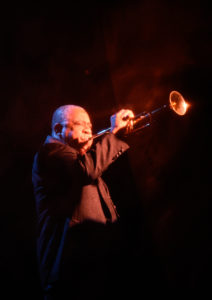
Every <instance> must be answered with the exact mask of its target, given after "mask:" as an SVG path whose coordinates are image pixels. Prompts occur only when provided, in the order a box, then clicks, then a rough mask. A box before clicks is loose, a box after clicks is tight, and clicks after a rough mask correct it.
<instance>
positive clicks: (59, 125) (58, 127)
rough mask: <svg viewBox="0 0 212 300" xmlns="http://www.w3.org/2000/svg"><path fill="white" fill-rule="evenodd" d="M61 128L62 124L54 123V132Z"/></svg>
mask: <svg viewBox="0 0 212 300" xmlns="http://www.w3.org/2000/svg"><path fill="white" fill-rule="evenodd" d="M62 130H63V126H62V125H61V124H59V123H57V124H55V125H54V132H55V133H56V134H60V133H61V132H62Z"/></svg>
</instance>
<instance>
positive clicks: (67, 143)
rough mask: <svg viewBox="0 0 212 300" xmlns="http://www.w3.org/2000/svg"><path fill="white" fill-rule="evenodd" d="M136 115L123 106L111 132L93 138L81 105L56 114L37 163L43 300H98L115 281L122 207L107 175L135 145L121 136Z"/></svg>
mask: <svg viewBox="0 0 212 300" xmlns="http://www.w3.org/2000/svg"><path fill="white" fill-rule="evenodd" d="M133 117H134V114H133V112H132V111H131V110H128V109H123V110H120V111H119V112H118V113H116V114H115V115H113V116H112V117H111V132H110V133H107V134H105V135H104V136H103V137H101V138H100V139H99V140H98V141H97V142H96V143H95V144H94V143H93V140H92V124H91V121H90V118H89V115H88V113H87V112H86V111H85V110H84V109H83V108H82V107H79V106H76V105H65V106H61V107H59V108H58V109H57V110H56V111H55V112H54V114H53V117H52V134H51V136H48V137H47V139H46V141H45V143H44V145H42V146H41V148H40V150H39V151H38V152H37V153H36V155H35V158H34V164H33V170H32V181H33V186H34V195H35V199H36V207H37V215H38V239H37V241H38V243H37V247H38V248H37V249H38V264H39V269H40V276H41V284H42V287H43V289H44V294H45V295H46V298H45V299H63V297H64V299H69V298H68V297H67V294H68V295H72V296H73V295H75V296H77V299H81V298H80V297H82V298H84V297H85V296H86V297H87V299H89V298H88V297H92V299H99V298H100V296H101V293H103V289H105V287H106V286H107V287H109V284H108V273H107V272H108V271H109V273H111V275H114V273H113V272H114V270H115V268H114V269H111V268H112V266H113V265H114V263H116V262H115V259H113V257H114V253H118V246H117V244H116V243H117V240H118V238H117V231H116V226H115V224H116V223H117V220H118V213H117V211H116V207H115V205H114V204H113V202H112V200H111V197H110V194H109V191H108V188H107V186H106V184H105V182H104V181H103V179H102V177H101V175H102V174H103V172H104V171H105V170H106V169H107V168H108V167H109V166H110V165H111V164H112V163H113V162H115V160H116V159H117V158H118V157H119V156H120V155H121V154H122V153H124V152H125V151H126V150H127V149H128V148H129V146H128V144H127V143H126V142H125V141H123V139H121V138H120V137H118V136H119V133H120V131H121V130H123V128H125V127H126V126H127V124H128V120H129V119H130V118H133ZM105 292H106V291H105ZM62 293H63V295H62ZM70 298H71V296H70Z"/></svg>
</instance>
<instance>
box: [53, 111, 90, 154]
mask: <svg viewBox="0 0 212 300" xmlns="http://www.w3.org/2000/svg"><path fill="white" fill-rule="evenodd" d="M52 136H53V137H54V138H56V139H58V140H60V141H61V142H63V143H65V144H68V145H69V146H72V147H73V148H75V149H77V150H79V151H80V152H81V153H83V151H84V152H86V151H87V150H88V149H89V148H90V147H91V145H92V139H91V137H92V125H91V121H90V117H89V115H88V113H87V112H86V110H85V109H84V108H82V107H81V106H77V105H63V106H60V107H58V108H57V109H56V110H55V112H54V113H53V116H52Z"/></svg>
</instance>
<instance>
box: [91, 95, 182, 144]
mask: <svg viewBox="0 0 212 300" xmlns="http://www.w3.org/2000/svg"><path fill="white" fill-rule="evenodd" d="M187 107H188V104H187V103H186V101H185V99H184V98H183V96H182V95H181V94H180V93H179V92H177V91H172V92H171V93H170V94H169V103H168V104H164V105H162V106H161V107H159V108H157V109H154V110H153V111H151V112H147V113H146V112H143V113H140V114H138V115H136V116H135V117H134V118H131V119H129V121H128V124H127V126H126V131H125V133H126V134H129V133H134V132H137V131H140V130H142V129H143V128H145V127H148V126H150V124H151V122H152V119H153V117H154V116H155V115H157V114H158V113H160V112H162V111H164V110H167V109H168V110H171V111H174V112H175V113H176V114H177V115H179V116H183V115H185V114H186V111H187ZM110 131H111V127H109V128H106V129H103V130H101V131H99V132H98V133H96V134H94V135H93V136H92V139H95V138H98V137H99V136H101V135H103V134H105V133H107V132H110Z"/></svg>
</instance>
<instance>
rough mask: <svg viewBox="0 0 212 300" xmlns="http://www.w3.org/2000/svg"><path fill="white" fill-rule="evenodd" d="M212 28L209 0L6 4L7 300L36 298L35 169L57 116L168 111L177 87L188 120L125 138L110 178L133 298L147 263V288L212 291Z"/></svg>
mask: <svg viewBox="0 0 212 300" xmlns="http://www.w3.org/2000/svg"><path fill="white" fill-rule="evenodd" d="M211 25H212V20H211V10H210V8H209V1H208V2H207V1H165V0H164V1H159V0H158V1H156V0H152V1H147V0H146V1H115V0H114V1H112V2H109V1H94V0H91V1H77V2H72V1H70V2H69V6H65V5H62V4H58V3H57V4H53V3H51V4H50V5H46V6H45V5H44V4H42V5H40V4H38V3H36V4H32V3H31V4H29V3H28V4H21V3H18V5H15V6H11V7H9V6H8V7H5V8H3V7H2V10H1V19H0V33H1V40H0V43H1V47H0V66H1V68H0V76H1V89H0V97H1V98H0V99H1V127H0V128H1V143H2V145H1V152H2V153H1V185H2V188H1V191H2V197H1V215H0V221H1V229H2V230H1V252H0V256H1V260H0V264H1V277H2V280H1V284H2V287H3V288H4V289H3V290H5V289H6V295H7V297H6V298H8V299H9V298H10V295H11V293H14V292H15V293H16V294H17V295H20V297H22V298H23V297H25V296H26V297H27V295H28V290H29V289H30V290H31V291H33V296H32V295H31V296H30V298H28V299H40V284H39V278H38V272H37V265H36V252H35V242H36V241H35V239H36V212H35V203H34V198H33V193H32V185H31V166H32V161H33V156H34V154H35V152H36V151H37V149H38V147H39V145H40V144H41V143H42V142H43V141H44V139H45V136H46V135H47V134H48V133H49V124H50V120H51V115H52V112H53V111H54V110H55V109H56V108H57V107H58V106H60V105H63V104H68V103H72V104H77V105H81V106H83V107H85V108H86V109H87V110H88V112H89V113H90V115H91V117H92V120H93V123H94V131H95V132H96V131H98V130H100V129H103V128H106V127H108V126H109V125H110V124H109V117H110V115H111V114H113V113H114V112H116V111H117V110H118V109H120V108H124V107H125V108H130V109H133V110H134V112H135V113H140V112H143V111H151V110H153V109H155V108H157V107H160V106H161V105H163V104H167V103H168V98H169V93H170V92H171V91H172V90H178V91H179V92H181V93H182V94H183V96H184V97H185V99H186V100H187V101H188V103H189V110H188V113H187V114H186V115H185V116H184V117H179V116H177V115H175V114H174V113H173V112H170V113H169V114H167V115H165V116H161V119H160V120H157V121H156V122H155V123H154V124H152V126H151V127H149V128H148V129H145V130H144V131H143V132H141V133H140V135H137V136H133V137H131V140H130V143H131V144H132V147H131V149H130V151H129V152H128V154H127V155H124V156H123V157H122V158H120V160H119V161H117V163H116V165H113V166H111V168H110V169H109V170H108V171H107V172H106V174H105V180H107V182H108V185H109V186H110V188H111V193H112V195H113V198H114V201H115V202H116V205H117V207H118V209H119V212H120V214H121V216H122V220H123V224H124V228H125V229H126V243H127V244H128V245H129V247H130V248H131V249H133V250H132V252H131V254H132V256H130V257H126V266H128V267H129V266H130V270H131V271H132V272H133V273H134V274H137V275H136V276H135V278H136V279H135V280H137V281H135V282H136V287H137V292H138V293H139V292H141V294H140V295H141V296H142V281H140V278H139V274H140V273H139V272H140V271H141V269H142V266H143V263H144V261H145V262H146V266H145V268H146V269H145V268H144V270H145V271H146V270H148V272H149V275H150V276H149V278H150V286H152V288H153V289H154V287H155V285H164V286H166V287H167V289H168V288H171V289H173V290H175V291H178V290H180V289H185V290H187V291H189V292H194V293H196V292H197V291H201V293H204V292H210V290H211V289H210V286H211V279H212V278H211V242H210V239H211V238H210V231H211V208H210V200H211V190H210V189H209V170H210V164H211V152H210V150H209V149H210V145H209V144H210V139H211V138H210V136H211V130H210V129H211V124H210V114H211V93H210V89H211V86H210V83H211V66H212V61H211V53H212V39H211V33H212V32H211V30H212V27H211ZM112 176H113V177H112ZM127 269H128V268H126V270H127ZM151 274H152V275H153V276H152V277H151ZM126 276H127V272H126ZM130 276H131V275H130ZM117 280H118V278H117ZM151 280H152V282H151ZM138 296H139V294H138ZM6 298H4V299H6Z"/></svg>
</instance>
